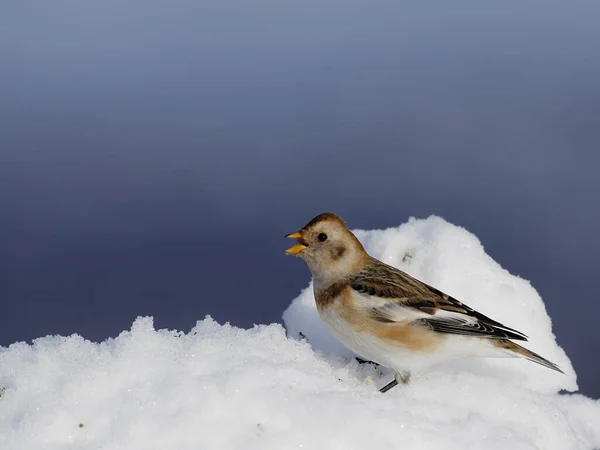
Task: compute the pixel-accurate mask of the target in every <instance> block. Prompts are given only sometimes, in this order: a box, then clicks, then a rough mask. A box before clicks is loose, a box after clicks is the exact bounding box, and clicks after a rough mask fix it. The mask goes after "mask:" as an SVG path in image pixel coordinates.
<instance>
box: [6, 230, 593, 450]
mask: <svg viewBox="0 0 600 450" xmlns="http://www.w3.org/2000/svg"><path fill="white" fill-rule="evenodd" d="M357 235H358V237H359V238H360V239H361V240H362V241H363V242H364V243H365V244H366V248H367V250H368V251H370V252H371V253H372V254H373V255H374V256H376V257H379V258H381V259H383V260H384V261H386V262H388V263H390V264H392V265H396V266H398V267H400V268H402V269H405V270H406V271H408V272H410V273H411V274H413V275H415V276H417V277H420V278H421V279H423V280H424V281H428V282H430V283H432V284H435V285H436V286H438V287H440V288H441V289H444V290H446V291H447V292H448V293H449V294H452V295H455V296H457V297H459V298H460V299H461V300H464V301H465V302H466V303H468V304H469V305H470V306H472V307H475V308H478V309H480V310H481V311H482V312H483V313H485V314H489V315H490V316H491V317H492V318H494V319H498V320H500V321H503V322H505V323H506V324H507V325H509V326H514V327H516V328H517V329H519V330H521V331H523V332H525V333H526V334H528V335H529V336H530V344H528V347H529V348H531V349H533V350H535V351H537V352H539V353H541V354H542V355H544V356H545V357H548V358H549V359H552V360H553V361H555V362H557V363H558V364H559V365H560V366H561V367H562V369H563V370H565V372H566V373H567V374H566V375H561V374H558V373H554V372H553V371H551V370H548V369H545V368H543V367H540V366H538V365H536V364H533V363H530V362H528V361H520V360H516V359H500V360H492V359H485V360H471V361H463V362H460V363H455V364H451V365H445V366H439V367H438V368H436V369H435V370H431V371H429V372H427V373H422V374H416V376H415V378H414V381H413V383H412V384H411V385H409V386H406V387H402V388H395V389H394V390H392V391H390V392H389V393H387V394H385V395H381V394H379V393H378V392H377V386H380V385H382V384H383V383H385V382H387V381H389V380H390V379H391V376H392V374H391V373H390V372H389V371H383V372H384V373H383V375H382V374H381V371H380V370H379V369H377V368H375V367H373V366H372V365H360V364H358V363H357V362H356V361H355V360H354V359H353V358H351V357H349V356H350V355H349V353H348V352H347V351H346V350H345V349H344V348H343V347H340V346H339V345H338V344H337V343H336V342H335V341H334V340H333V338H331V337H330V335H329V334H328V332H327V330H326V329H325V328H324V327H323V326H322V325H321V324H320V321H319V319H318V317H317V313H316V311H315V309H314V300H313V299H312V293H311V291H310V290H305V291H304V292H303V293H302V294H301V295H300V297H298V298H297V299H296V300H295V301H294V302H293V304H292V305H291V306H290V307H289V308H288V310H287V311H286V312H285V322H286V324H287V326H288V328H289V329H288V332H289V334H290V335H292V336H295V337H297V336H298V333H299V332H300V331H302V332H303V333H305V334H306V336H307V338H308V339H309V340H310V344H309V343H308V341H304V340H295V339H291V338H289V337H287V336H286V332H285V330H284V329H283V327H282V326H281V325H278V324H272V325H267V326H265V325H261V326H256V327H254V328H253V329H250V330H244V329H240V328H236V327H232V326H229V325H219V324H218V323H216V322H215V321H213V320H212V319H210V318H209V317H208V318H206V319H204V320H203V321H200V322H198V323H197V324H196V326H195V327H194V328H192V329H191V330H190V331H189V332H187V333H181V332H177V331H169V330H155V329H154V326H153V322H152V319H151V318H149V317H143V318H138V319H137V320H136V321H135V322H134V324H133V326H132V328H131V330H130V331H124V332H122V333H121V334H120V335H119V336H118V337H116V338H114V339H108V340H106V341H104V342H102V343H99V344H98V343H93V342H90V341H86V340H84V339H83V338H81V337H79V336H76V335H74V336H70V337H60V336H49V337H45V338H40V339H37V340H35V341H34V342H33V344H32V345H27V344H25V343H16V344H13V345H11V346H10V347H9V348H1V349H0V385H2V386H5V387H6V392H5V394H4V396H3V397H2V398H0V449H2V450H34V449H35V450H38V449H42V448H43V449H47V450H63V449H78V450H82V449H85V450H87V449H94V450H104V449H106V450H113V449H114V450H117V449H127V450H138V449H139V450H142V449H143V450H150V449H157V450H158V449H160V450H164V449H172V448H177V449H178V450H187V449H199V448H201V449H228V450H229V449H238V448H239V449H261V450H262V449H274V450H285V449H344V450H346V449H357V450H358V449H360V450H364V449H365V448H371V447H377V448H381V449H388V448H406V449H415V450H420V449H427V450H436V449H444V450H453V449H461V450H464V449H480V448H486V449H503V450H504V449H506V448H511V450H521V449H544V450H579V449H582V450H583V449H585V450H591V449H598V448H600V403H599V402H598V401H596V400H591V399H588V398H585V397H583V396H581V395H577V394H568V395H559V394H557V391H558V390H559V389H566V390H573V389H575V388H576V380H575V374H574V373H573V369H572V367H571V364H570V362H569V360H568V358H567V357H566V355H565V354H564V352H563V351H562V349H561V348H560V347H558V345H557V344H556V342H555V339H554V336H553V335H552V332H551V328H550V320H549V318H548V316H547V314H546V312H545V310H544V306H543V303H542V301H541V299H540V298H539V296H538V295H537V294H536V292H535V291H534V290H533V289H532V288H531V287H530V286H529V284H528V283H527V282H525V281H523V280H521V279H519V278H517V277H514V276H511V275H510V274H508V273H507V272H506V271H504V270H503V269H501V268H500V267H499V266H498V265H497V264H496V263H495V262H494V261H493V260H491V259H490V258H489V257H488V256H486V255H485V253H484V252H483V249H482V248H481V245H480V244H479V242H478V241H477V239H476V238H475V237H474V236H472V235H471V234H469V233H467V232H466V231H464V230H462V229H460V228H457V227H454V226H452V225H450V224H448V223H446V222H444V221H443V220H441V219H438V218H429V219H427V220H419V221H416V220H411V221H409V223H407V224H405V225H403V226H401V227H399V228H397V229H391V230H385V231H372V232H358V233H357ZM298 264H299V266H300V265H301V264H302V263H301V262H300V261H299V262H298ZM299 270H305V271H306V268H304V267H302V269H300V268H299ZM305 273H306V276H307V277H308V271H306V272H305ZM311 345H312V346H311ZM315 349H316V351H315ZM369 380H373V382H372V383H368V381H369ZM366 381H367V382H366Z"/></svg>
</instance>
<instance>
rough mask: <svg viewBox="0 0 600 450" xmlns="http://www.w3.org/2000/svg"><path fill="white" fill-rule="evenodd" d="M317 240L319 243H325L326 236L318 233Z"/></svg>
mask: <svg viewBox="0 0 600 450" xmlns="http://www.w3.org/2000/svg"><path fill="white" fill-rule="evenodd" d="M317 239H318V240H319V241H321V242H323V241H326V240H327V235H326V234H325V233H319V235H318V236H317Z"/></svg>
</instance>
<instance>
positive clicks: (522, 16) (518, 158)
mask: <svg viewBox="0 0 600 450" xmlns="http://www.w3.org/2000/svg"><path fill="white" fill-rule="evenodd" d="M598 23H600V3H598V2H596V1H584V0H574V1H572V2H569V3H568V4H567V3H565V2H558V1H553V0H551V1H544V2H541V1H533V2H516V1H507V2H502V3H498V2H496V3H489V2H480V1H465V0H458V1H454V2H451V3H448V2H428V1H423V0H419V1H401V2H398V1H394V2H391V1H370V2H363V1H356V0H345V1H342V0H319V1H314V0H309V1H304V2H296V3H293V2H282V1H279V0H278V1H275V0H256V1H253V2H246V1H228V2H223V1H219V0H204V1H192V0H189V1H187V0H174V1H169V2H167V1H166V0H162V1H157V0H143V1H142V0H119V1H116V0H104V1H102V2H81V1H78V0H58V1H55V2H41V1H27V0H22V1H19V2H3V4H2V5H1V6H0V61H1V62H0V249H1V251H0V302H1V308H2V318H3V319H4V320H3V321H2V326H1V327H0V345H8V344H10V343H12V342H14V341H18V340H31V339H32V338H35V337H39V336H43V335H46V334H63V335H68V334H71V333H79V334H81V335H83V336H85V337H86V338H89V339H93V340H102V339H105V338H107V337H109V336H115V335H116V334H118V333H119V332H120V331H122V330H123V329H128V328H129V326H130V325H131V323H132V321H133V319H134V318H135V317H136V316H138V315H153V316H154V319H155V325H156V326H157V327H160V328H164V327H168V328H177V329H182V330H186V329H189V328H191V327H192V326H193V325H194V323H195V321H196V320H197V319H202V318H203V317H204V316H205V315H206V314H210V315H212V316H213V317H214V318H215V319H216V320H218V321H219V322H225V321H229V322H231V323H232V324H235V325H238V326H243V327H249V326H252V324H254V323H269V322H273V321H280V320H281V313H282V312H283V310H284V309H285V308H286V307H287V305H288V304H289V302H290V301H291V300H292V299H293V298H294V297H295V296H296V295H297V294H298V293H299V291H300V290H301V289H302V288H304V287H305V286H306V285H307V284H308V282H309V274H308V271H307V270H306V268H304V267H303V266H302V265H301V263H299V262H298V261H297V260H295V259H293V258H286V257H285V256H284V254H283V250H284V249H285V248H286V246H287V244H288V242H286V241H285V240H284V239H283V235H284V234H286V233H289V232H291V231H294V230H296V229H297V228H299V227H300V226H301V225H303V224H304V223H306V222H307V221H308V220H309V219H311V218H312V217H313V216H314V215H316V214H318V213H320V212H323V211H335V212H337V213H339V214H341V215H342V216H343V217H344V218H345V219H346V220H347V222H348V223H349V225H350V226H351V227H352V228H364V229H371V228H385V227H390V226H397V225H399V224H401V223H403V222H405V221H406V220H407V219H408V218H409V217H410V216H415V217H426V216H428V215H430V214H436V215H440V216H442V217H443V218H445V219H446V220H448V221H450V222H452V223H454V224H457V225H460V226H463V227H465V228H466V229H468V230H469V231H471V232H473V233H475V234H476V235H477V236H478V237H479V238H480V239H481V241H482V243H483V245H484V246H485V248H486V251H487V252H488V253H489V254H490V255H491V256H492V257H493V258H494V259H495V260H497V261H498V262H499V263H500V264H501V265H502V266H504V267H505V268H506V269H508V270H509V271H510V272H512V273H514V274H517V275H520V276H521V277H523V278H526V279H529V280H531V282H532V284H533V286H534V287H535V288H536V289H537V290H538V291H539V292H540V294H541V295H542V298H543V299H544V300H545V302H546V307H547V310H548V313H549V314H550V316H551V317H552V319H553V326H554V332H555V334H556V335H557V338H558V341H559V344H560V345H562V346H563V347H564V348H565V349H566V351H567V353H568V354H569V356H570V357H571V358H572V360H573V363H574V365H575V368H576V370H577V372H578V374H579V382H580V387H581V389H582V392H583V393H585V394H587V395H592V396H595V397H600V376H599V375H600V359H599V358H598V354H599V353H600V335H599V334H598V332H597V329H598V323H597V317H598V314H599V313H600V299H598V292H597V289H596V281H597V278H598V273H597V272H598V269H599V264H598V258H597V255H598V254H599V253H600V241H599V239H598V235H597V232H598V229H599V226H600V208H599V204H600V200H599V198H598V197H600V178H599V176H598V170H599V169H600V82H599V81H598V80H600V27H599V26H598Z"/></svg>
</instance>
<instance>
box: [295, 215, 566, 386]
mask: <svg viewBox="0 0 600 450" xmlns="http://www.w3.org/2000/svg"><path fill="white" fill-rule="evenodd" d="M287 237H290V238H294V239H296V240H297V241H298V244H297V245H295V246H293V247H291V248H290V249H288V250H287V252H288V253H289V254H293V255H296V256H298V257H300V258H302V259H303V260H304V261H305V262H306V264H307V265H308V267H309V269H310V271H311V273H312V275H313V281H314V293H315V300H316V304H317V309H318V311H319V314H320V316H321V318H322V320H323V321H324V322H325V324H326V325H327V326H328V328H329V329H330V330H331V331H332V333H333V334H334V335H335V336H336V337H337V338H338V339H339V340H340V341H341V342H342V343H343V344H344V345H346V346H347V347H348V348H350V349H351V350H353V351H354V352H355V353H357V354H359V355H360V356H362V357H364V358H366V359H370V360H372V361H375V362H378V363H379V364H381V365H383V366H387V367H392V368H394V369H395V370H396V371H397V376H396V380H397V381H401V382H406V380H408V379H409V377H410V372H411V371H412V370H415V369H421V368H425V367H427V366H430V365H434V364H437V363H440V362H443V361H448V360H452V359H457V358H463V357H469V356H492V357H493V356H513V357H515V356H519V357H524V358H526V359H528V360H531V361H534V362H536V363H538V364H541V365H543V366H546V367H548V368H551V369H554V370H557V371H559V372H560V371H561V370H560V369H559V368H558V367H557V366H556V365H555V364H554V363H551V362H550V361H548V360H546V359H544V358H542V357H541V356H539V355H537V354H535V353H533V352H531V351H529V350H527V349H525V348H524V347H521V346H519V345H517V344H515V343H513V342H511V341H510V340H509V339H513V340H521V341H526V340H527V336H525V335H524V334H523V333H521V332H519V331H517V330H514V329H512V328H510V327H507V326H506V325H503V324H501V323H500V322H497V321H495V320H493V319H491V318H489V317H487V316H486V315H484V314H482V313H480V312H478V311H475V310H474V309H472V308H470V307H469V306H467V305H465V304H464V303H462V302H460V301H459V300H457V299H455V298H453V297H451V296H449V295H447V294H445V293H443V292H441V291H440V290H438V289H436V288H435V287H432V286H430V285H428V284H426V283H423V282H422V281H420V280H417V279H416V278H414V277H412V276H411V275H409V274H407V273H405V272H403V271H401V270H399V269H396V268H394V267H392V266H389V265H387V264H385V263H383V262H381V261H379V260H377V259H375V258H372V257H371V256H369V255H368V254H367V252H366V251H365V250H364V248H363V246H362V244H361V243H360V242H359V240H358V239H357V238H356V236H354V234H352V232H350V230H348V228H347V227H346V224H345V222H344V221H343V220H342V219H341V218H339V217H338V216H337V215H335V214H333V213H324V214H320V215H318V216H317V217H315V218H314V219H312V220H311V221H310V222H309V223H308V224H306V225H305V226H304V227H303V228H301V229H300V230H299V231H297V232H295V233H292V234H290V235H288V236H287Z"/></svg>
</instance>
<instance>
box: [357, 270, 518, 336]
mask: <svg viewBox="0 0 600 450" xmlns="http://www.w3.org/2000/svg"><path fill="white" fill-rule="evenodd" d="M348 281H349V284H350V287H351V288H352V289H353V290H354V291H356V292H358V293H360V294H363V295H362V296H361V297H362V298H363V299H364V302H363V303H362V304H361V307H362V308H364V309H367V310H368V313H369V314H370V316H371V317H372V318H373V319H374V320H377V321H379V322H382V323H397V322H407V321H411V322H415V323H418V324H420V325H423V326H427V327H429V328H431V329H432V330H433V331H436V332H439V333H450V334H458V335H465V336H477V337H482V338H488V339H515V340H522V341H526V340H527V336H525V335H524V334H523V333H521V332H519V331H517V330H514V329H512V328H509V327H507V326H505V325H502V324H501V323H499V322H496V321H495V320H492V319H490V318H489V317H487V316H485V315H483V314H481V313H480V312H477V311H475V310H474V309H473V308H470V307H469V306H467V305H465V304H464V303H462V302H460V301H458V300H456V299H455V298H453V297H450V296H449V295H447V294H444V293H443V292H441V291H439V290H438V289H436V288H434V287H432V286H429V285H427V284H425V283H423V282H421V281H419V280H417V279H415V278H413V277H411V276H410V275H408V274H407V273H405V272H402V271H401V270H398V269H396V268H394V267H391V266H388V265H386V264H383V263H381V262H378V264H373V265H372V266H370V267H369V268H367V269H364V270H363V271H361V272H360V273H358V274H357V275H355V276H353V277H352V278H351V279H350V280H348Z"/></svg>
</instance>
